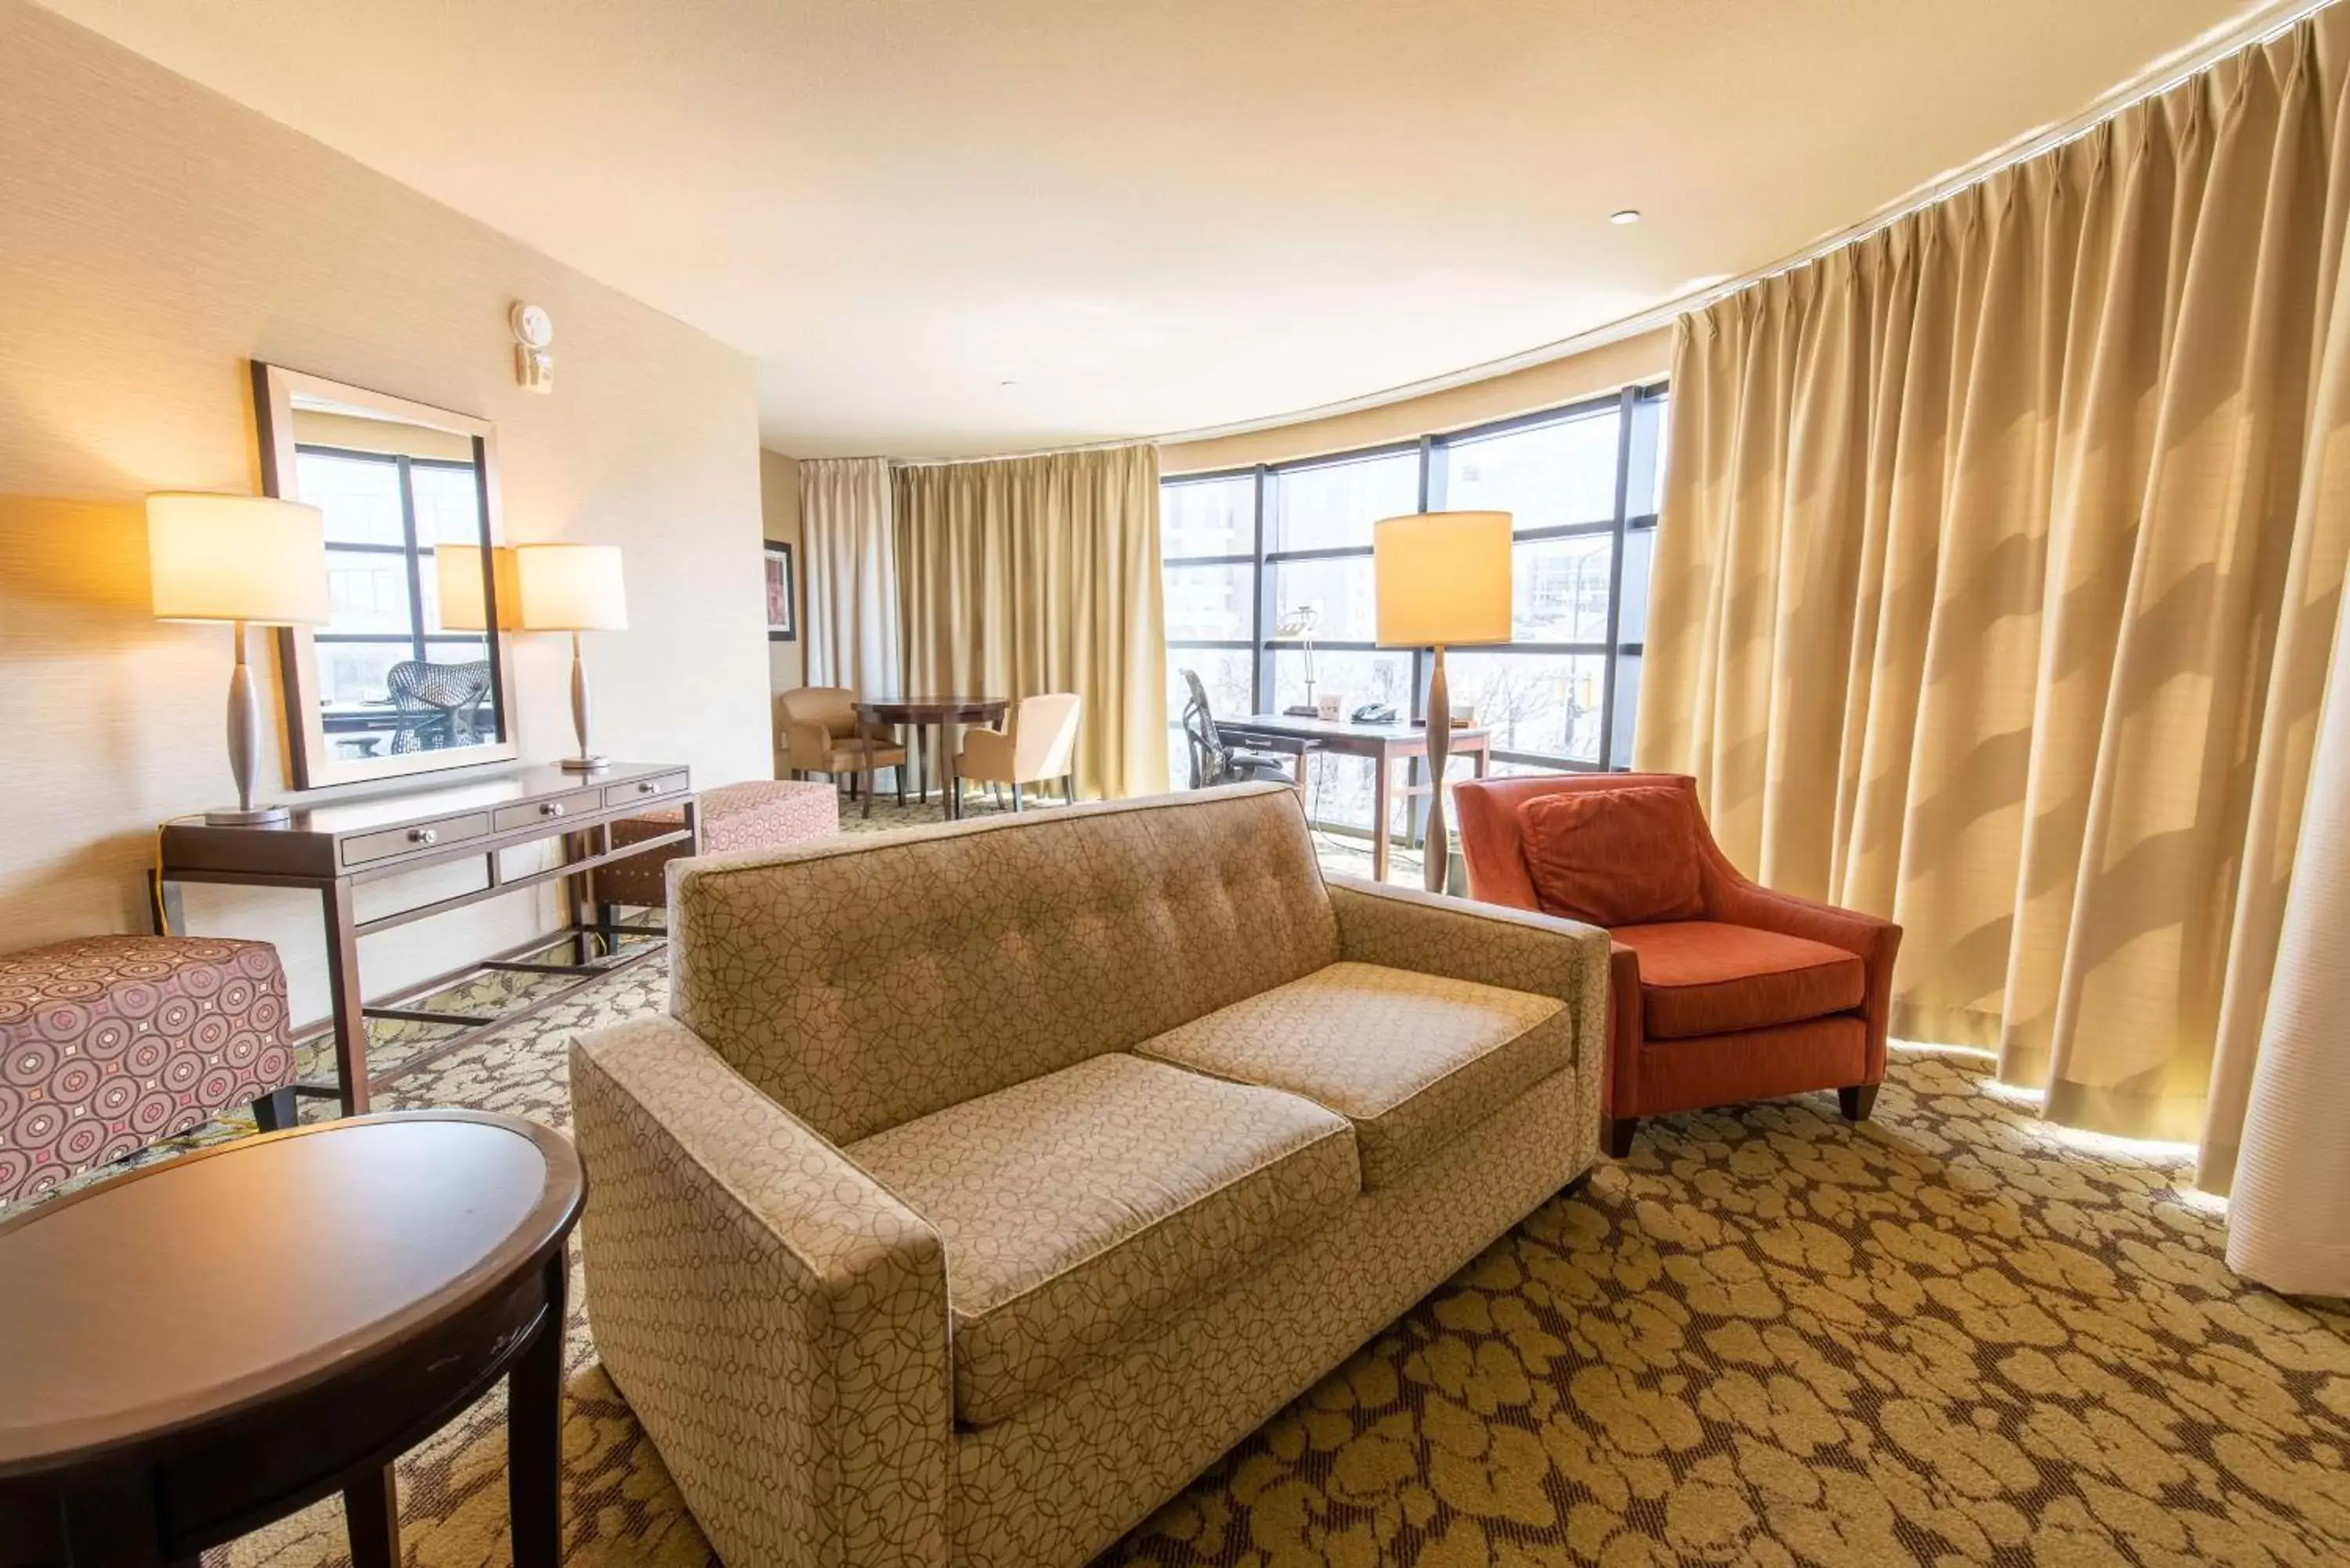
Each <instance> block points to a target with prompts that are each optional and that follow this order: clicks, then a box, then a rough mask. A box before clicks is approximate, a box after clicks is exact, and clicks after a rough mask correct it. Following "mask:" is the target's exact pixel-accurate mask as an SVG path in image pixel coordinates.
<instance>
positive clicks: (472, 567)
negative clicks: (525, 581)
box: [432, 545, 522, 631]
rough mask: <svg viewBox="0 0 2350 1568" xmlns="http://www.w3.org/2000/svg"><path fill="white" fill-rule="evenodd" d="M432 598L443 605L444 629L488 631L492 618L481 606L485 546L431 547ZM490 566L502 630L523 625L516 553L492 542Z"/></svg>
mask: <svg viewBox="0 0 2350 1568" xmlns="http://www.w3.org/2000/svg"><path fill="white" fill-rule="evenodd" d="M432 569H433V573H434V578H435V580H434V583H433V601H434V603H435V604H436V605H437V606H438V607H439V608H440V620H441V628H442V630H444V631H487V630H489V629H490V623H489V618H488V617H487V616H486V615H484V613H483V608H482V547H481V546H480V545H436V546H434V548H433V551H432ZM490 570H491V571H492V572H494V573H495V574H496V578H495V582H494V585H493V591H494V593H495V594H496V596H497V607H498V626H497V629H498V630H500V631H512V630H514V629H515V628H517V627H519V626H521V625H522V588H521V586H520V585H519V584H518V583H516V582H515V553H514V552H513V551H512V550H509V549H507V548H506V547H505V546H504V545H492V546H490Z"/></svg>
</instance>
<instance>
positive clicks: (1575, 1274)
mask: <svg viewBox="0 0 2350 1568" xmlns="http://www.w3.org/2000/svg"><path fill="white" fill-rule="evenodd" d="M665 983H666V982H665V979H664V976H663V973H662V971H661V969H660V962H659V961H652V962H649V963H646V964H643V965H639V967H638V968H636V969H635V970H632V971H629V972H627V973H624V974H621V975H618V976H615V977H613V978H612V979H610V980H608V981H602V982H600V983H599V984H598V985H597V986H595V987H593V988H590V989H589V990H587V991H586V992H582V993H580V994H579V995H578V996H577V997H575V998H574V999H572V1000H571V1001H570V1002H566V1003H563V1004H561V1005H559V1006H558V1007H557V1008H556V1010H555V1011H553V1012H548V1013H543V1014H541V1015H539V1016H538V1017H536V1018H533V1019H530V1020H527V1021H525V1022H523V1023H517V1024H515V1025H513V1026H510V1027H509V1028H507V1029H505V1030H503V1031H501V1032H500V1033H497V1034H495V1035H494V1036H491V1037H488V1038H486V1039H484V1040H483V1041H482V1042H480V1043H478V1044H475V1045H474V1046H473V1047H471V1048H469V1049H467V1050H465V1051H463V1052H462V1053H460V1054H456V1055H454V1056H452V1057H450V1058H448V1059H446V1060H444V1061H442V1062H441V1063H439V1064H435V1065H433V1066H432V1067H430V1068H427V1069H425V1070H423V1071H422V1072H421V1073H420V1074H418V1075H414V1076H412V1077H411V1078H408V1079H406V1080H403V1081H402V1082H401V1083H400V1085H399V1093H398V1094H396V1095H394V1096H390V1097H391V1098H392V1099H394V1100H396V1101H397V1102H398V1103H400V1105H404V1106H423V1105H464V1106H483V1107H486V1108H489V1109H493V1110H502V1111H511V1112H514V1113H515V1114H518V1115H521V1116H530V1117H533V1118H536V1119H537V1120H541V1121H544V1122H546V1123H548V1124H550V1125H552V1126H555V1127H564V1126H566V1125H567V1122H568V1114H567V1106H566V1103H565V1091H564V1069H563V1051H564V1044H565V1042H566V1040H567V1037H568V1036H569V1035H570V1034H571V1033H573V1032H574V1031H575V1030H577V1029H580V1028H584V1027H587V1026H591V1025H594V1024H596V1023H601V1022H604V1021H606V1020H609V1019H614V1018H619V1017H623V1016H626V1015H628V1014H629V1013H633V1012H640V1011H643V1010H647V1009H651V1008H656V1007H658V1006H660V1004H661V999H662V994H663V987H664V985H665ZM1983 1071H1984V1068H1983V1064H1981V1062H1980V1061H1979V1060H1978V1059H1975V1058H1972V1057H1968V1056H1964V1055H1958V1054H1903V1055H1901V1056H1900V1057H1899V1058H1898V1061H1897V1064H1896V1066H1895V1069H1894V1073H1893V1076H1892V1078H1891V1081H1890V1082H1889V1083H1888V1084H1887V1086H1886V1092H1885V1094H1884V1096H1883V1097H1882V1098H1881V1099H1880V1100H1879V1102H1878V1118H1877V1121H1875V1122H1874V1123H1872V1124H1870V1125H1869V1126H1867V1127H1864V1128H1863V1129H1862V1130H1861V1131H1859V1132H1858V1133H1856V1134H1855V1133H1852V1132H1848V1131H1847V1130H1846V1128H1845V1127H1843V1125H1842V1124H1841V1123H1839V1122H1838V1121H1837V1120H1836V1119H1835V1116H1834V1113H1833V1106H1832V1105H1831V1104H1830V1102H1829V1101H1828V1100H1827V1099H1826V1097H1825V1096H1820V1097H1819V1098H1818V1099H1817V1100H1815V1101H1790V1102H1783V1103H1779V1104H1775V1105H1769V1106H1757V1107H1753V1108H1751V1109H1748V1110H1745V1111H1742V1112H1739V1113H1736V1114H1723V1115H1712V1116H1689V1117H1681V1118H1677V1119H1675V1120H1674V1121H1672V1122H1670V1123H1669V1124H1667V1126H1666V1127H1665V1128H1664V1130H1663V1136H1661V1137H1659V1136H1654V1135H1644V1136H1643V1137H1642V1139H1641V1142H1640V1144H1639V1145H1638V1148H1637V1150H1636V1153H1635V1155H1634V1158H1633V1159H1632V1160H1631V1162H1630V1163H1629V1164H1627V1165H1608V1166H1603V1167H1602V1168H1600V1169H1599V1170H1598V1171H1597V1172H1596V1174H1595V1175H1594V1177H1593V1178H1592V1179H1591V1181H1590V1182H1589V1184H1588V1185H1587V1186H1586V1187H1585V1188H1584V1189H1582V1190H1581V1191H1580V1192H1578V1193H1577V1194H1576V1195H1575V1196H1574V1197H1572V1198H1569V1199H1558V1200H1555V1201H1554V1202H1552V1203H1550V1204H1549V1205H1547V1206H1546V1207H1545V1208H1544V1209H1543V1210H1540V1211H1539V1212H1538V1213H1536V1214H1535V1215H1534V1216H1533V1217H1532V1218H1531V1219H1529V1220H1527V1221H1526V1222H1525V1223H1524V1224H1523V1225H1522V1226H1520V1227H1519V1228H1518V1230H1517V1231H1515V1232H1513V1234H1512V1235H1510V1236H1509V1237H1508V1238H1506V1239H1504V1240H1503V1241H1501V1242H1499V1243H1497V1244H1496V1245H1495V1246H1494V1247H1492V1249H1491V1250H1490V1251H1488V1252H1487V1253H1486V1254H1485V1255H1484V1256H1483V1257H1482V1258H1481V1259H1480V1260H1478V1261H1477V1262H1475V1263H1474V1264H1472V1265H1471V1267H1469V1268H1468V1269H1466V1270H1464V1271H1463V1272H1461V1274H1460V1275H1459V1276H1458V1277H1457V1278H1455V1279H1454V1280H1453V1281H1452V1282H1451V1283H1450V1284H1448V1285H1447V1286H1445V1287H1444V1288H1443V1289H1441V1290H1440V1291H1439V1292H1437V1293H1436V1294H1434V1295H1433V1296H1431V1297H1430V1298H1429V1299H1428V1300H1427V1301H1424V1302H1422V1303H1420V1304H1419V1306H1418V1307H1417V1308H1415V1309H1414V1310H1413V1311H1412V1312H1411V1313H1410V1314H1408V1315H1407V1316H1406V1317H1405V1318H1404V1319H1403V1320H1402V1321H1401V1322H1399V1324H1396V1325H1395V1327H1394V1328H1393V1329H1392V1330H1391V1331H1389V1332H1388V1333H1387V1334H1383V1335H1381V1336H1380V1338H1379V1339H1378V1341H1377V1342H1375V1343H1374V1344H1373V1345H1370V1346H1368V1347H1367V1348H1366V1349H1365V1350H1363V1351H1362V1352H1361V1353H1359V1354H1357V1355H1356V1356H1355V1357H1353V1358H1352V1359H1351V1360H1350V1361H1348V1362H1347V1365H1346V1366H1343V1367H1341V1368H1339V1369H1338V1370H1337V1371H1336V1372H1335V1373H1333V1374H1332V1375H1331V1376H1329V1377H1327V1378H1326V1379H1325V1380H1324V1381H1323V1382H1322V1384H1321V1385H1320V1386H1317V1387H1316V1388H1315V1389H1314V1390H1313V1391H1312V1392H1311V1393H1309V1394H1308V1395H1307V1396H1306V1397H1304V1398H1302V1399H1300V1400H1299V1401H1297V1403H1296V1404H1295V1405H1294V1406H1292V1407H1290V1408H1289V1409H1288V1410H1286V1411H1284V1413H1283V1414H1282V1415H1281V1416H1279V1417H1276V1418H1275V1419H1274V1421H1272V1422H1271V1423H1270V1424H1268V1425H1267V1426H1266V1427H1265V1428H1263V1430H1261V1431H1260V1432H1259V1433H1258V1434H1256V1435H1255V1436H1254V1437H1253V1438H1250V1439H1249V1440H1248V1441H1247V1442H1245V1443H1243V1445H1242V1446H1241V1448H1240V1449H1237V1450H1236V1451H1235V1452H1233V1453H1232V1455H1230V1456H1229V1457H1228V1458H1226V1459H1224V1460H1223V1461H1222V1462H1221V1463H1220V1464H1218V1465H1217V1466H1216V1467H1215V1468H1214V1469H1211V1471H1210V1472H1209V1473H1208V1474H1206V1475H1204V1476H1202V1477H1201V1479H1200V1480H1198V1481H1197V1482H1195V1483H1194V1484H1193V1485H1192V1487H1191V1489H1190V1490H1189V1491H1187V1492H1186V1493H1185V1494H1184V1496H1183V1497H1182V1498H1180V1500H1178V1501H1175V1502H1173V1503H1171V1504H1170V1505H1169V1506H1168V1507H1167V1508H1165V1509H1163V1510H1162V1511H1160V1512H1159V1514H1158V1515H1157V1516H1156V1517H1155V1518H1154V1519H1152V1520H1151V1521H1149V1522H1148V1523H1146V1524H1145V1525H1144V1526H1143V1527H1142V1528H1140V1529H1139V1530H1138V1531H1137V1532H1135V1533H1134V1534H1133V1535H1132V1536H1130V1537H1129V1538H1128V1540H1126V1541H1125V1542H1121V1543H1120V1544H1119V1545H1118V1547H1117V1548H1116V1549H1114V1550H1113V1551H1112V1552H1109V1553H1108V1554H1107V1556H1106V1557H1105V1558H1104V1559H1103V1562H1104V1563H1115V1564H1121V1565H1126V1564H1136V1565H1139V1564H1151V1565H1157V1568H1198V1565H1204V1564H1220V1565H1222V1564H1230V1565H1238V1564H1253V1565H1262V1568H1286V1565H1290V1564H1305V1563H1333V1564H1348V1565H1367V1564H1372V1563H1419V1564H1420V1565H1421V1568H1456V1565H1460V1564H1489V1563H1490V1564H1509V1565H1522V1564H1537V1563H1539V1564H1552V1563H1558V1564H1565V1563H1574V1564H1596V1565H1601V1568H1632V1565H1636V1564H1665V1563H1721V1564H1733V1563H1737V1564H1742V1563H1756V1564H1778V1563H1787V1564H1793V1563H1820V1564H1836V1565H1842V1564H1851V1565H1854V1568H1860V1565H1877V1564H1887V1563H1928V1564H1937V1565H1940V1564H1957V1563H1994V1564H2008V1563H2014V1564H2020V1563H2049V1564H2067V1565H2070V1564H2103V1563H2133V1564H2139V1565H2142V1568H2156V1565H2169V1564H2178V1563H2228V1564H2254V1563H2293V1564H2313V1565H2314V1564H2321V1563H2344V1562H2350V1311H2345V1309H2344V1308H2343V1307H2342V1306H2341V1304H2340V1303H2290V1302H2286V1301H2282V1300H2279V1299H2278V1298H2276V1297H2274V1296H2271V1295H2268V1294H2266V1293H2262V1292H2259V1291H2254V1290H2250V1289H2247V1288H2246V1287H2244V1286H2243V1284H2242V1283H2241V1282H2239V1281H2237V1280H2236V1279H2235V1278H2234V1277H2233V1276H2231V1275H2230V1273H2229V1272H2227V1270H2226V1268H2225V1267H2224V1266H2223V1265H2222V1263H2221V1262H2220V1247H2221V1236H2220V1227H2219V1225H2218V1223H2217V1222H2216V1220H2214V1219H2212V1218H2211V1217H2210V1214H2208V1213H2207V1212H2205V1211H2203V1210H2199V1209H2198V1208H2196V1207H2194V1206H2192V1205H2190V1204H2189V1202H2187V1201H2184V1200H2182V1199H2181V1198H2180V1197H2179V1195H2178V1190H2177V1189H2178V1184H2180V1183H2182V1182H2183V1181H2184V1180H2185V1178H2186V1174H2187V1171H2186V1167H2185V1165H2184V1164H2183V1163H2182V1162H2167V1161H2161V1160H2155V1161H2151V1162H2149V1161H2148V1160H2147V1159H2145V1158H2139V1157H2137V1156H2136V1155H2133V1154H2131V1153H2128V1152H2125V1151H2119V1150H2105V1151H2100V1150H2098V1149H2096V1148H2095V1147H2085V1146H2084V1144H2083V1142H2082V1141H2081V1140H2078V1139H2072V1138H2068V1137H2066V1136H2065V1135H2061V1134H2058V1133H2055V1132H2054V1131H2053V1130H2051V1129H2049V1128H2047V1127H2044V1126H2043V1125H2041V1124H2039V1123H2038V1122H2036V1121H2034V1120H2033V1119H2032V1117H2031V1116H2030V1113H2029V1110H2028V1108H2026V1107H2022V1106H2018V1105H2017V1104H2016V1103H2015V1102H2014V1101H2013V1100H2012V1098H2009V1097H2002V1096H1997V1095H1994V1094H1987V1093H1985V1092H1983V1085H1981V1081H1980V1080H1981V1075H1982V1073H1983ZM576 1299H577V1298H575V1300H576ZM570 1355H571V1364H572V1376H571V1380H570V1394H571V1408H570V1412H569V1416H568V1419H567V1428H566V1458H565V1466H566V1471H567V1477H568V1500H567V1526H566V1528H567V1532H568V1538H569V1541H570V1544H571V1550H570V1556H569V1561H570V1562H571V1563H576V1564H596V1565H602V1564H621V1563H629V1564H635V1563H649V1564H671V1563H674V1564H690V1565H692V1568H702V1565H703V1564H705V1563H708V1562H709V1561H710V1554H709V1549H708V1547H707V1546H706V1545H705V1544H704V1543H703V1542H702V1537H701V1535H700V1533H699V1532H698V1531H696V1529H695V1528H694V1526H693V1523H692V1521H691V1517H690V1516H689V1515H687V1514H686V1512H685V1511H684V1509H683V1507H682V1505H681V1501H680V1500H679V1498H678V1496H677V1493H676V1491H675V1490H674V1488H673V1487H672V1486H671V1483H670V1480H669V1478H668V1476H667V1473H666V1472H665V1471H664V1470H663V1469H662V1467H661V1464H660V1457H659V1456H658V1455H657V1454H656V1453H655V1452H654V1451H653V1449H652V1448H651V1446H650V1443H649V1442H647V1441H646V1439H645V1438H644V1436H643V1434H642V1433H641V1432H640V1431H639V1429H638V1428H637V1427H636V1425H635V1423H634V1422H633V1421H632V1420H631V1419H630V1417H629V1412H628V1408H627V1407H626V1406H625V1405H623V1404H622V1403H620V1401H619V1399H618V1397H616V1396H615V1394H614V1392H613V1390H612V1387H611V1386H610V1385H609V1384H608V1382H607V1381H606V1380H605V1379H604V1377H603V1376H602V1375H601V1374H600V1373H599V1372H598V1370H597V1367H596V1365H595V1357H594V1351H593V1347H592V1345H590V1343H589V1341H588V1338H587V1324H586V1320H585V1316H584V1314H577V1315H575V1317H574V1320H573V1324H572V1335H571V1347H570ZM503 1466H504V1427H503V1407H502V1403H501V1401H500V1399H499V1398H498V1397H491V1398H489V1399H487V1400H485V1401H484V1402H483V1404H481V1405H480V1406H478V1407H475V1408H474V1409H473V1411H472V1412H471V1413H469V1414H468V1415H467V1416H466V1417H464V1418H463V1420H462V1421H460V1422H458V1423H457V1424H456V1425H454V1426H453V1427H452V1428H449V1429H448V1430H447V1431H445V1432H443V1433H442V1435H441V1436H440V1437H438V1438H435V1439H433V1440H432V1441H431V1442H429V1443H427V1444H426V1445H425V1446H424V1447H422V1448H421V1449H418V1450H417V1451H416V1452H415V1453H414V1454H412V1455H411V1456H410V1457H409V1458H408V1459H406V1460H405V1461H404V1462H403V1463H402V1465H401V1467H400V1483H401V1494H402V1513H403V1516H404V1518H405V1520H406V1521H407V1528H408V1538H407V1543H408V1553H407V1555H408V1561H409V1563H411V1564H414V1565H419V1568H477V1565H484V1568H486V1565H490V1564H496V1563H504V1562H505V1561H507V1557H506V1547H505V1543H504V1521H505V1499H504V1469H503ZM340 1527H341V1521H340V1517H339V1513H338V1506H337V1505H335V1504H333V1503H328V1504H323V1505H321V1506H319V1507H318V1508H316V1509H313V1510H311V1511H309V1512H307V1513H306V1514H303V1515H300V1516H298V1517H296V1518H295V1519H292V1520H289V1521H286V1522H284V1523H283V1524H281V1525H279V1526H277V1527H276V1528H275V1529H273V1530H270V1531H268V1532H264V1533H262V1534H259V1535H255V1536H253V1537H249V1538H247V1539H246V1540H245V1541H244V1542H240V1543H238V1544H237V1546H235V1547H234V1549H233V1550H232V1551H229V1552H218V1553H214V1554H213V1556H212V1558H211V1563H212V1568H224V1565H226V1564H232V1563H233V1564H236V1565H238V1568H244V1565H248V1564H253V1565H258V1564H270V1565H274V1568H313V1565H320V1564H330V1563H343V1562H345V1561H347V1558H346V1557H345V1555H344V1552H343V1547H342V1541H341V1536H340ZM736 1568H754V1565H749V1564H738V1565H736Z"/></svg>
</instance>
